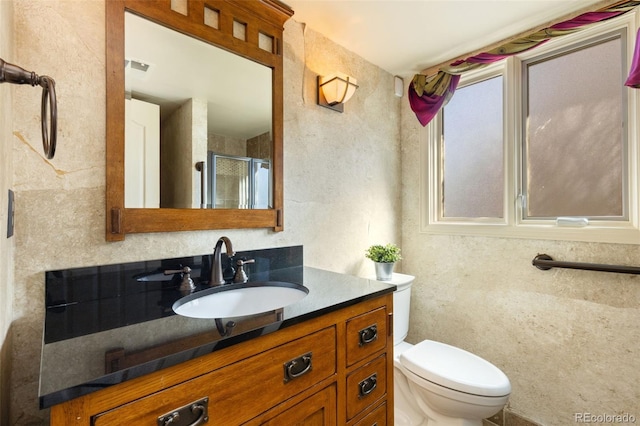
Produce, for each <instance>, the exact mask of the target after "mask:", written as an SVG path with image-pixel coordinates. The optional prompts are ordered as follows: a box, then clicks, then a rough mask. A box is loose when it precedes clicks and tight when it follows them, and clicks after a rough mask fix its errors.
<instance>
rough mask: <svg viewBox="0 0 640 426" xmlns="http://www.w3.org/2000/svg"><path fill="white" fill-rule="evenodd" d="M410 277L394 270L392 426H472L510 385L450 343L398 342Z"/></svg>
mask: <svg viewBox="0 0 640 426" xmlns="http://www.w3.org/2000/svg"><path fill="white" fill-rule="evenodd" d="M414 278H415V277H413V276H411V275H404V274H396V273H394V274H393V276H392V279H391V281H386V282H388V283H390V284H395V285H396V286H397V287H398V289H397V290H396V291H395V292H394V294H393V305H394V314H393V326H394V342H393V343H394V348H393V351H394V354H393V355H394V356H393V358H394V365H395V368H394V376H393V378H394V383H395V385H394V393H395V405H394V409H395V419H394V420H395V424H396V426H417V425H422V426H426V425H428V426H436V425H437V426H476V425H482V419H484V418H488V417H491V416H492V415H494V414H496V413H497V412H499V411H500V410H501V409H502V408H503V407H504V406H505V404H506V403H507V400H508V399H509V394H510V393H511V383H510V382H509V379H508V378H507V376H506V375H505V374H504V373H503V372H502V371H501V370H500V369H499V368H498V367H496V366H495V365H493V364H491V363H490V362H488V361H486V360H484V359H482V358H480V357H479V356H477V355H474V354H472V353H470V352H467V351H464V350H462V349H460V348H456V347H455V346H450V345H446V344H444V343H439V342H434V341H432V340H424V341H422V342H420V343H418V344H416V345H411V344H410V343H407V342H405V341H404V339H405V337H406V336H407V332H408V331H409V306H410V303H411V285H412V283H413V280H414Z"/></svg>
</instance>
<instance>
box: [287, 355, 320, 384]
mask: <svg viewBox="0 0 640 426" xmlns="http://www.w3.org/2000/svg"><path fill="white" fill-rule="evenodd" d="M312 355H313V354H312V353H311V352H308V353H306V354H304V355H301V356H299V357H298V358H294V359H292V360H291V361H289V362H285V363H284V382H285V383H287V382H288V381H290V380H293V379H297V378H298V377H300V376H303V375H305V374H307V373H308V372H309V371H311V369H312V368H313V365H312V363H311V356H312Z"/></svg>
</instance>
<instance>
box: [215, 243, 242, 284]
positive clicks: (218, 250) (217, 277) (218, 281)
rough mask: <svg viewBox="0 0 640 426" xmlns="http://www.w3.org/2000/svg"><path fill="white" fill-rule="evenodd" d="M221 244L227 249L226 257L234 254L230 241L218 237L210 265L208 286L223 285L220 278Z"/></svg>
mask: <svg viewBox="0 0 640 426" xmlns="http://www.w3.org/2000/svg"><path fill="white" fill-rule="evenodd" d="M222 243H224V245H225V247H226V249H227V256H229V257H231V256H233V255H234V254H236V252H234V251H233V246H232V245H231V240H230V239H229V238H227V237H220V238H219V239H218V242H217V243H216V246H215V247H214V249H213V262H212V265H211V279H210V280H209V285H210V286H215V285H222V284H224V283H225V281H224V277H223V276H222V269H223V268H222V258H221V254H222Z"/></svg>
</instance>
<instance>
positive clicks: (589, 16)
mask: <svg viewBox="0 0 640 426" xmlns="http://www.w3.org/2000/svg"><path fill="white" fill-rule="evenodd" d="M628 3H629V5H630V6H633V7H636V6H637V2H631V1H630V2H628ZM625 5H626V3H625ZM626 12H627V11H624V10H618V11H613V12H602V11H600V12H587V13H583V14H582V15H579V16H576V17H575V18H573V19H569V20H568V21H564V22H560V23H558V24H555V25H552V26H551V27H549V28H548V29H550V30H570V29H574V28H579V27H582V26H585V25H589V24H593V23H596V22H601V21H606V20H607V19H611V18H615V17H616V16H619V15H623V14H625V13H626ZM547 41H548V39H547V40H543V41H541V42H540V43H538V44H537V45H535V46H532V47H530V48H528V49H526V50H531V49H533V48H535V47H538V46H540V45H541V44H543V43H545V42H547ZM526 50H523V52H524V51H526ZM518 53H520V52H518ZM514 54H515V53H513V54H506V55H494V54H491V53H487V52H484V53H480V54H478V55H474V56H472V57H470V58H467V59H464V60H462V59H461V60H458V61H455V62H453V63H451V65H452V66H455V65H460V64H461V63H463V62H468V63H475V64H490V63H493V62H496V61H499V60H501V59H504V58H507V57H509V56H512V55H514ZM459 81H460V76H459V75H455V76H454V78H452V79H451V83H450V84H449V87H448V88H447V91H446V93H445V94H444V95H443V96H435V95H434V96H428V95H427V94H423V96H418V94H417V93H416V92H415V90H414V89H413V86H412V85H409V91H408V92H409V96H408V97H409V103H410V105H411V109H412V110H413V112H414V113H415V114H416V117H417V118H418V121H419V122H420V124H422V125H423V126H426V125H427V124H429V122H430V121H431V120H433V118H434V117H435V116H436V114H437V113H438V111H439V110H440V108H442V107H443V106H444V105H445V104H446V102H447V101H448V99H450V98H451V96H453V93H454V92H455V90H456V87H458V82H459ZM625 85H626V86H629V87H633V88H636V89H638V88H640V30H639V31H638V34H637V36H636V47H635V51H634V55H633V63H632V66H631V71H630V72H629V77H628V78H627V81H626V82H625Z"/></svg>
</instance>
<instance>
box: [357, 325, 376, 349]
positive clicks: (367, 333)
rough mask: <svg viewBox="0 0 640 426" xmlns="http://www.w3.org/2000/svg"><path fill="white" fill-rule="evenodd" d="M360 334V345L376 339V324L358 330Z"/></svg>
mask: <svg viewBox="0 0 640 426" xmlns="http://www.w3.org/2000/svg"><path fill="white" fill-rule="evenodd" d="M358 333H359V334H360V345H359V346H364V345H366V344H368V343H371V342H373V341H375V340H376V339H378V325H377V324H373V325H370V326H369V327H367V328H363V329H362V330H360V331H359V332H358Z"/></svg>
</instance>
